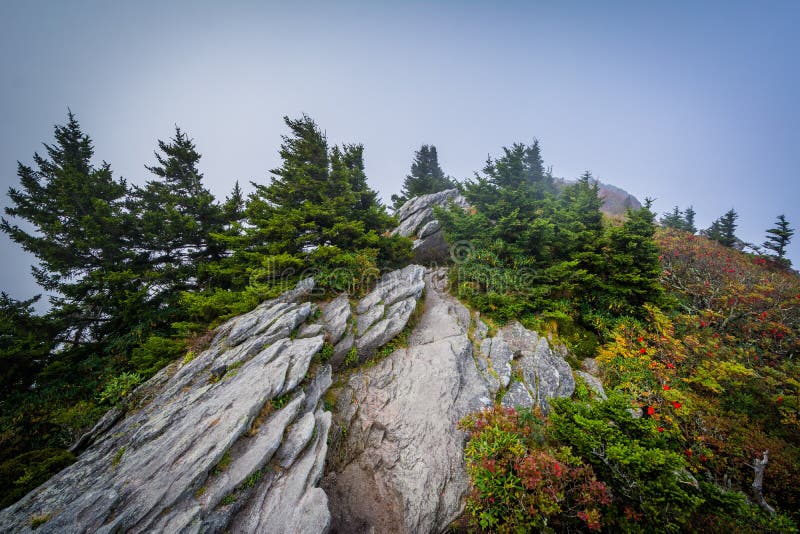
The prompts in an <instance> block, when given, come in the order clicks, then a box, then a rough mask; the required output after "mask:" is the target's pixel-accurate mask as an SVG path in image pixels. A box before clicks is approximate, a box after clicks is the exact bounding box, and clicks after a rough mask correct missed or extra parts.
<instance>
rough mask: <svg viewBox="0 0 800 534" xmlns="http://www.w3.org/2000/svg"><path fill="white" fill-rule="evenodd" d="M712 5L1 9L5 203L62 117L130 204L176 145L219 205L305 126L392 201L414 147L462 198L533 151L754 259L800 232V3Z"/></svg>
mask: <svg viewBox="0 0 800 534" xmlns="http://www.w3.org/2000/svg"><path fill="white" fill-rule="evenodd" d="M290 4H291V5H290ZM700 4H701V3H700V2H675V1H671V2H658V3H656V2H594V1H593V2H572V1H552V2H533V1H527V2H471V1H465V0H460V1H451V2H430V3H423V2H409V1H404V2H378V1H373V2H346V1H340V2H308V3H303V2H266V1H261V2H255V1H254V2H198V1H192V2H146V1H135V2H134V1H125V2H123V1H121V0H120V1H113V2H112V1H96V2H90V1H78V0H71V1H69V2H65V1H50V2H40V1H31V0H21V1H12V0H0V190H1V191H2V192H3V195H2V200H0V203H2V204H3V205H6V204H7V202H8V198H7V196H6V195H5V191H6V190H7V189H8V187H9V186H12V185H16V184H17V183H18V178H17V176H16V161H17V160H21V161H23V162H25V163H30V162H31V156H32V155H33V153H34V152H35V151H41V143H42V142H43V141H47V142H50V141H51V140H52V128H53V125H54V124H56V123H59V124H61V123H63V122H64V121H65V118H66V113H67V107H69V108H71V109H72V110H73V111H74V112H75V113H76V114H77V116H78V119H79V121H80V122H81V124H82V126H83V128H84V130H85V131H86V132H87V133H88V134H89V135H90V136H91V137H92V139H93V140H94V144H95V149H96V156H97V158H98V161H99V160H106V161H108V162H109V163H110V164H111V165H112V168H113V169H114V171H115V172H116V173H117V175H121V176H123V177H125V178H126V179H128V180H129V181H131V182H135V183H142V182H143V181H144V180H146V179H148V178H150V177H149V176H148V174H147V171H145V169H144V167H143V166H144V165H145V164H147V163H152V161H153V155H152V154H153V150H154V149H155V146H156V140H157V139H159V138H162V139H163V138H167V137H169V136H170V135H171V134H172V132H173V125H174V124H178V125H179V126H181V128H183V129H184V130H186V131H187V132H188V133H189V134H190V135H191V136H192V137H193V138H194V139H195V142H196V144H197V146H198V148H199V150H200V151H201V153H202V154H203V159H202V162H201V169H202V171H203V172H204V173H205V179H206V182H207V184H208V185H209V186H210V188H211V189H212V190H213V191H214V193H215V194H217V195H218V196H219V197H222V196H224V195H225V194H227V193H228V192H229V191H230V189H231V187H232V186H233V182H234V181H235V180H237V179H238V180H240V181H241V182H242V184H243V185H244V184H245V183H247V182H249V181H250V180H255V181H264V180H267V179H268V173H267V171H268V169H270V168H273V167H274V166H276V165H277V163H278V148H279V145H280V135H281V134H283V133H286V131H285V127H284V125H283V122H282V120H281V117H282V116H283V115H287V114H288V115H290V116H298V115H299V114H301V113H303V112H305V113H308V114H309V115H311V116H312V117H313V118H315V119H316V121H317V122H318V123H319V124H320V126H321V127H322V128H323V129H325V130H326V132H327V135H328V140H329V141H330V142H331V143H332V144H333V143H340V142H361V143H363V144H364V145H365V157H366V165H367V175H368V177H369V180H370V183H371V185H372V186H373V187H374V188H375V189H377V190H379V191H380V192H381V194H382V196H383V198H384V199H388V198H389V196H390V195H391V194H392V193H394V192H397V191H398V190H399V189H400V186H401V183H402V179H403V177H404V176H405V174H406V173H407V172H408V170H409V166H410V163H411V158H412V155H413V151H414V150H415V149H417V148H418V147H419V145H421V144H422V143H433V144H435V145H436V146H437V147H438V149H439V157H440V162H441V164H442V166H443V167H444V169H445V171H446V172H448V173H449V174H451V175H453V176H455V177H457V178H459V179H463V178H465V177H468V176H471V175H472V173H473V171H475V170H477V169H479V168H480V167H481V166H482V163H483V162H484V161H485V159H486V156H487V154H492V155H495V154H497V153H498V152H499V151H500V147H502V146H503V145H510V144H511V143H513V142H516V141H525V142H530V141H531V139H532V138H533V137H534V136H535V137H538V138H539V139H540V142H541V144H542V148H543V154H544V158H545V160H546V163H547V164H549V165H552V166H553V170H554V173H555V174H556V175H558V176H564V177H568V178H574V177H577V176H578V175H579V174H580V173H581V172H582V171H583V170H585V169H590V170H591V171H592V172H593V173H594V174H595V175H596V176H598V177H599V178H600V179H601V180H603V181H606V182H609V183H612V184H614V185H617V186H619V187H622V188H624V189H626V190H627V191H629V192H630V193H633V194H634V195H636V196H637V197H639V198H640V199H643V198H644V197H645V196H650V197H654V198H656V199H657V202H656V204H655V207H656V210H657V211H658V212H665V211H668V210H669V209H671V208H672V206H673V205H675V204H678V205H680V206H681V207H685V206H687V205H689V204H693V205H694V207H695V209H696V211H697V213H698V223H699V226H702V227H706V226H708V225H709V224H710V222H711V221H712V220H713V219H715V218H716V217H718V216H719V215H721V214H722V213H724V212H725V211H727V210H728V209H730V208H732V207H733V208H735V209H736V210H737V211H738V213H739V215H740V219H739V223H740V228H739V231H738V234H739V236H740V237H741V238H743V239H744V240H746V241H751V242H756V243H761V242H762V241H763V240H764V230H765V229H766V228H768V227H770V226H772V224H773V222H774V220H775V216H776V215H778V214H779V213H785V214H786V216H787V217H788V219H789V220H790V222H792V223H793V225H794V226H796V227H800V176H799V175H798V174H799V171H798V169H800V165H798V154H800V124H798V122H799V121H798V119H800V111H799V106H798V87H799V86H800V71H799V70H798V67H799V66H800V65H799V64H798V57H799V55H798V54H799V53H800V37H798V31H797V28H798V24H799V23H800V2H785V3H781V2H769V1H761V2H756V1H753V2H749V3H739V2H729V1H725V2H718V3H717V2H702V6H701V5H700ZM796 241H797V243H794V244H793V245H791V246H790V257H791V258H792V259H793V261H794V263H795V265H796V266H797V265H800V231H798V236H796ZM0 250H2V258H3V265H2V273H1V274H0V289H3V290H6V291H7V292H9V293H11V294H12V296H14V297H16V298H25V297H29V296H31V295H33V294H35V293H38V292H39V291H38V289H37V287H36V286H35V284H34V283H33V281H32V279H31V277H30V274H29V265H30V264H31V263H32V261H33V260H32V258H31V257H30V256H28V255H25V254H24V253H23V252H22V250H21V249H20V248H19V247H18V246H17V245H16V244H14V243H12V242H10V241H9V240H8V239H7V238H6V237H5V236H4V235H3V236H2V237H0Z"/></svg>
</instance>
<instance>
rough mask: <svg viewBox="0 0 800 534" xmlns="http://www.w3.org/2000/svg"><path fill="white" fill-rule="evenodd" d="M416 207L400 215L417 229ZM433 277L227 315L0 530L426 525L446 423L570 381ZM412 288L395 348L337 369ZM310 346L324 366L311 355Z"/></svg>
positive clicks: (448, 450)
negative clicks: (355, 295) (353, 297)
mask: <svg viewBox="0 0 800 534" xmlns="http://www.w3.org/2000/svg"><path fill="white" fill-rule="evenodd" d="M437 195H438V197H437V198H438V200H436V202H443V201H444V200H446V199H449V198H451V196H448V195H450V193H448V192H443V193H441V194H437ZM420 198H422V199H423V200H420V199H415V200H412V201H411V202H410V203H409V204H407V205H406V206H404V207H403V208H401V211H402V210H405V211H406V212H407V213H406V215H407V216H408V217H415V220H417V219H418V220H420V221H422V220H424V219H425V217H426V215H425V214H424V210H426V209H427V210H428V211H430V209H431V208H430V206H431V201H430V199H428V200H425V199H424V197H420ZM443 199H444V200H443ZM415 224H417V227H419V228H422V229H423V230H424V231H422V232H421V234H423V235H424V236H426V237H425V239H428V238H430V237H435V236H436V235H439V236H440V237H441V232H440V231H439V230H438V228H437V227H436V224H435V223H432V221H431V220H427V221H424V228H423V227H422V226H420V225H422V224H423V223H422V222H419V223H415ZM446 285H447V272H446V270H444V269H436V270H434V269H428V270H427V271H426V270H425V268H423V267H421V266H419V265H409V266H408V267H405V268H404V269H400V270H397V271H394V272H391V273H388V274H386V275H385V276H384V277H383V278H382V279H381V280H380V281H379V282H378V283H377V284H376V286H375V288H374V290H373V291H371V292H370V293H369V294H367V295H366V296H365V297H364V298H362V299H361V300H359V301H358V302H357V303H356V304H355V305H351V302H350V298H349V296H348V295H347V294H342V295H339V296H338V297H336V298H335V299H333V300H331V301H330V302H327V303H325V304H320V305H319V306H320V311H321V313H319V314H317V313H316V309H317V308H316V304H312V303H310V302H307V298H308V296H309V295H310V294H311V291H312V290H313V281H311V280H305V281H303V282H301V283H300V284H298V286H297V287H296V288H295V289H293V290H291V291H287V292H286V293H284V294H283V295H281V296H280V297H278V298H276V299H273V300H270V301H268V302H264V303H262V304H261V305H259V306H258V307H257V308H255V309H254V310H253V311H251V312H250V313H247V314H244V315H242V316H240V317H236V318H234V319H231V320H230V321H228V322H226V323H225V324H223V325H222V326H220V327H219V328H218V330H217V333H216V335H215V337H214V340H213V341H212V344H211V346H210V347H209V348H208V349H207V350H205V351H204V352H202V353H201V354H199V355H197V357H196V358H194V359H193V360H191V361H188V362H185V363H178V362H175V363H173V364H171V365H170V366H168V367H167V368H165V369H163V370H162V371H160V372H159V373H158V374H157V375H156V376H154V377H153V378H152V379H151V380H150V381H148V382H147V383H146V384H144V385H143V386H141V387H140V388H139V389H137V391H136V393H135V395H134V397H135V398H136V399H137V400H136V401H135V402H134V403H133V404H132V406H131V407H130V409H129V411H128V413H123V412H122V411H121V410H115V411H111V412H109V413H108V414H107V415H106V416H105V417H104V418H103V419H102V420H101V421H100V422H99V423H98V424H97V425H96V426H95V428H93V429H92V431H90V432H89V433H87V434H86V435H85V436H83V437H82V438H81V439H80V440H79V442H78V443H76V445H75V450H76V451H78V452H80V451H83V452H82V453H81V455H80V456H79V459H78V461H77V462H76V463H75V464H73V465H72V466H70V467H68V468H66V469H64V470H63V471H61V472H60V473H59V474H57V475H56V476H54V477H53V478H52V479H51V480H49V481H48V482H47V483H45V484H44V485H42V486H40V487H39V488H37V489H36V490H34V491H33V492H31V493H30V494H28V495H27V496H25V497H24V498H23V499H22V500H21V501H19V502H18V503H16V504H14V505H12V506H11V507H9V508H7V509H5V510H2V511H0V532H29V531H31V518H32V517H49V518H48V520H47V521H46V522H45V523H44V524H42V525H40V526H39V527H38V528H37V533H38V532H45V533H62V532H68V533H83V532H106V533H110V532H121V531H126V532H191V533H194V532H204V533H205V532H228V531H229V532H281V533H282V532H290V533H295V532H296V533H307V532H310V533H316V532H322V533H324V532H327V531H328V530H330V529H333V530H334V531H336V532H347V533H359V532H389V533H393V532H398V533H399V532H402V533H418V532H419V533H426V532H441V531H443V530H444V529H446V528H447V526H448V525H449V524H450V523H451V522H452V521H453V520H455V519H456V518H457V517H458V516H459V515H460V514H461V513H462V511H463V507H464V502H465V497H466V494H467V492H468V490H469V480H468V478H467V474H466V471H465V468H464V452H463V450H464V444H465V441H466V435H465V434H464V433H462V432H461V431H459V430H458V429H457V423H458V421H459V420H461V419H462V418H463V417H464V416H465V415H467V414H468V413H471V412H474V411H477V410H480V409H482V408H484V407H487V406H490V405H491V404H492V403H493V399H495V398H497V397H498V396H499V395H502V403H503V405H505V406H509V407H511V406H517V407H519V406H527V407H530V406H539V407H540V408H541V409H542V410H544V411H546V410H547V409H548V408H549V406H548V404H547V400H548V399H549V398H552V397H557V396H567V395H570V394H571V393H572V391H573V389H574V387H575V382H574V380H573V378H572V372H571V370H570V368H569V365H568V364H567V363H566V361H565V360H564V358H563V355H562V354H560V353H559V350H558V349H556V350H553V349H552V348H551V347H550V345H549V344H548V342H547V340H546V339H544V338H542V337H540V336H539V335H538V334H537V333H536V332H531V331H529V330H526V329H525V328H523V327H522V326H521V325H520V324H519V323H511V324H509V325H507V326H506V327H504V328H502V329H500V330H499V331H498V332H497V335H495V336H494V337H489V329H488V327H487V326H486V325H485V324H484V323H483V322H482V321H481V320H480V319H479V318H478V317H477V315H475V316H473V315H472V314H471V313H470V312H469V310H467V309H466V308H465V307H464V306H463V305H462V304H461V303H459V302H458V301H457V300H456V299H455V298H454V297H452V296H450V295H449V294H448V292H447V290H446ZM423 295H424V307H423V308H422V309H424V311H423V312H422V314H421V315H420V316H419V317H418V318H417V322H416V323H415V324H414V327H413V329H410V330H409V331H408V332H409V333H408V335H407V338H406V340H405V341H406V342H405V344H404V345H405V346H403V347H401V348H398V349H396V350H394V351H393V352H392V353H391V354H390V355H388V356H386V357H384V358H382V359H378V360H376V361H374V363H373V362H370V364H369V365H365V366H363V367H361V368H358V369H352V370H351V369H341V368H342V367H343V364H344V362H345V361H347V362H348V365H352V364H353V363H354V361H356V360H357V361H358V362H363V361H365V360H366V359H370V358H372V357H373V355H375V354H376V352H377V351H378V350H379V349H380V348H381V347H382V346H384V345H386V344H387V343H389V342H391V341H392V339H393V338H395V336H397V334H398V333H400V332H401V331H403V329H405V328H407V327H408V325H409V321H410V320H411V317H412V316H413V315H414V313H415V310H419V309H421V308H420V306H421V304H422V303H421V302H420V300H421V299H422V297H423ZM326 342H327V343H330V345H331V346H332V348H333V350H332V355H330V360H329V361H328V362H324V363H323V362H322V361H321V360H320V361H315V359H314V356H315V355H316V354H318V353H320V351H321V349H322V347H323V345H324V343H326ZM330 349H331V347H330V346H328V347H326V352H325V353H326V354H328V353H330V352H331V350H330ZM354 355H355V356H356V357H355V358H354V357H353V356H354ZM587 377H588V378H587ZM587 377H584V380H586V381H587V383H590V386H591V387H594V385H592V384H593V383H591V382H590V379H593V378H594V377H592V376H591V375H587ZM595 380H596V379H595ZM334 383H336V384H337V385H336V389H335V390H334V391H333V392H331V393H334V394H335V395H331V396H328V395H326V392H327V391H328V389H329V388H330V387H332V384H334ZM598 383H599V381H598ZM595 385H596V384H595ZM600 388H601V390H602V384H600ZM323 397H324V398H325V399H326V402H332V401H333V400H334V398H335V409H334V410H333V411H334V414H333V415H332V414H331V413H330V412H327V411H325V405H324V403H323ZM329 443H330V446H331V449H330V453H329V449H328V446H329ZM325 470H327V472H325V475H324V478H323V474H324V471H325Z"/></svg>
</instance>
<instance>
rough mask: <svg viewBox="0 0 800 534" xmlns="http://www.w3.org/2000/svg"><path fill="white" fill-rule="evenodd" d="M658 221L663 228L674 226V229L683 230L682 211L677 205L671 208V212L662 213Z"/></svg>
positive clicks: (684, 223) (684, 224)
mask: <svg viewBox="0 0 800 534" xmlns="http://www.w3.org/2000/svg"><path fill="white" fill-rule="evenodd" d="M659 222H660V223H661V225H662V226H664V227H665V228H674V229H676V230H684V229H685V226H686V221H685V219H684V217H683V212H682V211H681V210H680V208H678V206H675V207H674V208H672V212H670V213H667V214H664V216H663V217H661V219H659Z"/></svg>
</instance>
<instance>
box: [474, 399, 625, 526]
mask: <svg viewBox="0 0 800 534" xmlns="http://www.w3.org/2000/svg"><path fill="white" fill-rule="evenodd" d="M460 427H461V428H462V429H463V430H466V431H467V432H469V433H470V440H469V443H468V444H467V447H466V450H465V456H466V461H467V471H468V473H469V475H470V478H471V480H472V491H471V493H470V495H469V499H468V502H467V513H468V515H469V518H470V520H471V521H472V523H473V524H474V525H475V526H478V527H480V528H481V529H483V530H487V531H491V532H519V531H527V532H535V531H541V530H543V529H545V528H550V529H555V531H558V532H561V531H573V530H576V529H580V530H586V529H588V530H591V531H600V530H601V528H602V513H601V510H604V509H606V508H607V507H608V506H609V505H610V504H611V500H612V499H611V493H610V491H609V490H608V488H607V487H606V485H605V484H604V483H602V482H600V481H598V480H597V479H596V477H595V475H594V471H593V469H592V467H591V466H590V465H588V464H585V463H583V462H582V461H581V459H580V458H578V457H576V456H574V455H573V454H572V452H571V451H570V449H569V448H568V447H558V446H553V447H550V446H548V445H546V444H545V443H544V438H543V433H542V432H543V430H544V421H543V419H542V418H541V417H540V416H538V415H535V414H532V413H530V412H529V411H522V412H517V411H515V410H513V409H507V408H502V407H499V406H497V407H495V408H492V409H489V410H484V411H482V412H480V413H478V414H474V415H472V416H468V417H467V418H465V419H464V420H463V421H462V422H461V425H460Z"/></svg>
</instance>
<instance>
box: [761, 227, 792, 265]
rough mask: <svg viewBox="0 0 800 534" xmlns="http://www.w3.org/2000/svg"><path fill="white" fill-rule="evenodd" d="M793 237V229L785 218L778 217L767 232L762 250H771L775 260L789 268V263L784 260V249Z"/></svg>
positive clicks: (786, 259) (787, 260)
mask: <svg viewBox="0 0 800 534" xmlns="http://www.w3.org/2000/svg"><path fill="white" fill-rule="evenodd" d="M793 235H794V228H791V227H790V226H789V221H787V220H786V216H785V215H783V214H781V215H778V218H777V221H776V222H775V226H774V227H773V228H770V229H769V230H767V240H766V241H765V242H764V248H766V249H768V250H771V251H772V252H773V253H774V254H773V257H774V258H775V260H776V261H777V262H778V263H780V264H783V265H785V266H786V267H789V266H790V265H791V262H790V261H789V259H788V258H786V247H787V246H788V245H789V243H790V242H791V240H792V236H793Z"/></svg>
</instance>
